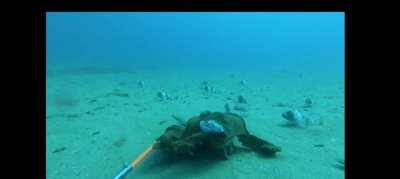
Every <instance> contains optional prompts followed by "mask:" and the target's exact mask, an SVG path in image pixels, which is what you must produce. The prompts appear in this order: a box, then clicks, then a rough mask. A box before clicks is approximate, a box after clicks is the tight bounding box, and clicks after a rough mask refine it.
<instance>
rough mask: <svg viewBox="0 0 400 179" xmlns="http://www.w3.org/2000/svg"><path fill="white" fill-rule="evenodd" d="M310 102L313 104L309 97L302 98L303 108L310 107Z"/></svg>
mask: <svg viewBox="0 0 400 179" xmlns="http://www.w3.org/2000/svg"><path fill="white" fill-rule="evenodd" d="M312 104H313V102H312V100H311V98H306V99H304V105H303V108H311V107H312Z"/></svg>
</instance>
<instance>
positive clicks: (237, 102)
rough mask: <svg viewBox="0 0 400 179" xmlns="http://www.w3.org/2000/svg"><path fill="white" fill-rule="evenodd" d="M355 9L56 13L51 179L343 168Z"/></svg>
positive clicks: (274, 174) (283, 175)
mask: <svg viewBox="0 0 400 179" xmlns="http://www.w3.org/2000/svg"><path fill="white" fill-rule="evenodd" d="M344 31H345V30H344V13H342V12H48V13H47V14H46V177H47V178H49V179H69V178H83V179H110V178H114V179H119V178H124V179H130V178H132V179H133V178H142V179H214V178H215V179H221V178H230V179H241V178H252V179H253V178H254V179H258V178H260V179H314V178H315V179H331V178H332V179H340V178H344V176H345V174H344V173H345V172H344V168H345V167H344V163H345V158H344V153H345V152H344V143H345V141H344V120H345V119H344V65H345V63H344V62H345V59H344V41H345V40H344V37H345V36H344Z"/></svg>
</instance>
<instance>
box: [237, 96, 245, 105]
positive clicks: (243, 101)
mask: <svg viewBox="0 0 400 179" xmlns="http://www.w3.org/2000/svg"><path fill="white" fill-rule="evenodd" d="M237 102H238V103H243V104H247V100H246V99H245V98H244V97H243V96H242V95H240V96H238V100H237Z"/></svg>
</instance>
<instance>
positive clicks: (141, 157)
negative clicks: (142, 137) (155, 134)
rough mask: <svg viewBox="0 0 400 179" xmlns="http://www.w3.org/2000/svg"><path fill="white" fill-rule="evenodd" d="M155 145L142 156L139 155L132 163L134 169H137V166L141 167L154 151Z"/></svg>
mask: <svg viewBox="0 0 400 179" xmlns="http://www.w3.org/2000/svg"><path fill="white" fill-rule="evenodd" d="M153 146H154V144H151V145H150V146H149V147H148V148H147V149H146V150H145V151H144V152H143V153H142V154H140V155H139V157H137V158H136V159H135V160H134V161H133V162H132V167H133V168H135V167H136V166H138V165H139V163H140V162H142V161H143V160H144V159H145V158H146V157H147V156H148V155H149V154H150V153H151V152H152V151H153V150H154V148H153Z"/></svg>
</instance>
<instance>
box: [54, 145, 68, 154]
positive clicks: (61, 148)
mask: <svg viewBox="0 0 400 179" xmlns="http://www.w3.org/2000/svg"><path fill="white" fill-rule="evenodd" d="M66 149H67V147H64V146H63V147H60V148H57V149H54V150H53V151H52V153H59V152H62V151H64V150H66Z"/></svg>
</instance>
